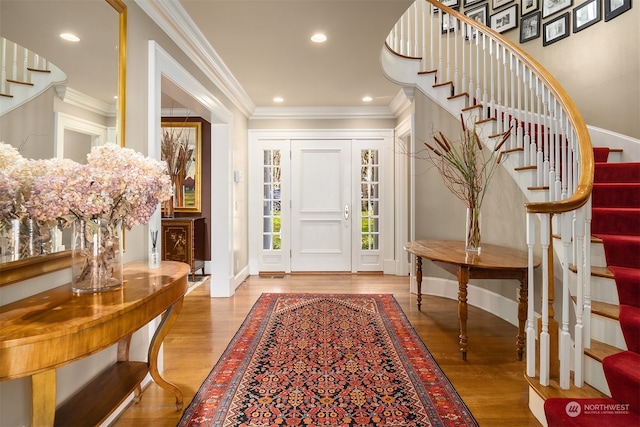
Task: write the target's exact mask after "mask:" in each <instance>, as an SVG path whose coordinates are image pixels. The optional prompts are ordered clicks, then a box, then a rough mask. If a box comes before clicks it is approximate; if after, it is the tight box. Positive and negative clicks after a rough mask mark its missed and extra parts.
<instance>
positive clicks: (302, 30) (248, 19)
mask: <svg viewBox="0 0 640 427" xmlns="http://www.w3.org/2000/svg"><path fill="white" fill-rule="evenodd" d="M180 3H181V5H182V6H183V7H184V9H185V10H186V12H187V13H188V14H189V15H190V17H191V19H192V20H193V21H194V22H195V24H196V25H197V27H198V28H199V29H200V31H201V32H202V34H203V35H204V36H205V37H206V39H207V40H208V41H209V43H210V44H211V46H212V47H213V49H214V50H215V51H216V52H217V53H218V55H219V56H220V57H221V59H222V61H223V62H224V63H225V64H226V65H227V67H228V68H229V69H230V70H231V73H232V74H233V75H234V76H235V78H236V79H237V81H238V82H239V83H240V85H241V86H242V87H243V88H244V90H245V91H246V92H247V94H248V95H249V97H250V98H251V100H252V101H253V103H254V104H255V105H256V106H258V107H269V106H276V105H277V106H285V107H309V106H320V107H333V106H339V107H345V106H362V105H374V106H387V105H389V103H390V101H391V100H392V98H393V97H394V96H395V95H396V94H397V92H398V90H399V88H398V86H396V85H394V84H393V83H391V82H390V81H389V80H387V79H386V78H385V77H384V75H383V74H382V72H381V67H380V60H379V58H380V52H381V50H382V47H383V45H384V41H385V39H386V37H387V35H388V34H389V32H390V31H391V29H392V27H393V25H394V24H395V23H396V22H397V21H398V19H399V17H400V16H401V15H402V14H403V13H404V11H405V10H406V9H407V8H408V7H409V5H410V4H411V3H412V1H410V0H207V1H204V0H180ZM316 32H323V33H325V34H326V35H327V37H328V40H327V41H326V42H325V43H321V44H317V43H313V42H312V41H311V40H310V37H311V36H312V35H313V34H314V33H316ZM275 96H281V97H282V98H284V102H283V103H281V104H275V103H274V102H273V98H274V97H275ZM364 96H371V97H372V98H373V101H372V102H370V103H367V104H365V103H363V102H362V97H364Z"/></svg>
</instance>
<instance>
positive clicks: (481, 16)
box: [464, 3, 489, 39]
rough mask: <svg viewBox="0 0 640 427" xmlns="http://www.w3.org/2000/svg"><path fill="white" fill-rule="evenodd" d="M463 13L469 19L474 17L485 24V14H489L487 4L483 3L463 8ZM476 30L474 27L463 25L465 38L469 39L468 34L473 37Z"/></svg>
mask: <svg viewBox="0 0 640 427" xmlns="http://www.w3.org/2000/svg"><path fill="white" fill-rule="evenodd" d="M464 14H465V15H467V16H468V17H469V18H471V19H475V20H476V21H478V22H480V23H481V24H483V25H487V16H489V4H488V3H485V4H483V5H480V6H476V7H474V8H473V9H469V10H465V11H464ZM469 30H471V31H469ZM469 32H471V34H469ZM477 32H478V31H477V30H476V29H475V28H470V27H469V26H468V25H465V26H464V37H465V38H466V39H469V36H471V37H475V36H476V34H477Z"/></svg>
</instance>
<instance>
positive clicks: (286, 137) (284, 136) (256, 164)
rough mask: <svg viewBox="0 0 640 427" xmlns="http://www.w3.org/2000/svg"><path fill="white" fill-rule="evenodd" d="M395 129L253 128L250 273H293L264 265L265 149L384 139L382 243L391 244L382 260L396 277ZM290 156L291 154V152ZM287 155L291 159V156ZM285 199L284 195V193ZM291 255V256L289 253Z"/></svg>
mask: <svg viewBox="0 0 640 427" xmlns="http://www.w3.org/2000/svg"><path fill="white" fill-rule="evenodd" d="M393 135H394V131H393V129H252V130H249V171H248V184H249V194H248V198H249V214H248V218H249V273H250V274H253V275H255V274H258V273H260V272H261V271H280V272H290V271H291V267H290V263H287V262H284V261H283V262H281V263H280V264H277V265H276V264H273V265H271V266H270V267H269V270H264V269H262V268H264V266H261V265H260V259H261V257H262V232H261V228H260V227H261V223H262V222H261V221H262V211H261V209H262V203H261V200H262V199H261V197H262V196H261V191H262V159H261V155H262V148H264V147H266V146H269V144H274V146H275V145H277V144H279V142H278V141H289V142H290V141H291V140H292V139H314V140H322V139H326V140H338V139H341V140H351V141H355V140H380V141H382V147H383V148H382V149H381V153H380V154H381V156H382V157H383V158H384V165H385V168H384V180H383V181H384V187H385V188H386V191H385V200H384V204H383V207H382V210H381V211H382V213H383V215H384V218H385V225H384V226H383V229H382V236H381V238H382V240H383V241H384V242H389V243H388V244H385V245H383V247H382V248H381V249H382V251H381V257H382V265H383V272H384V273H386V274H395V265H396V258H395V257H396V254H395V248H394V244H391V242H394V241H395V236H394V219H395V212H394V200H395V196H394V192H395V189H394V184H393V180H394V155H393V153H394V145H393ZM289 153H290V152H289ZM289 153H287V156H289ZM285 177H286V179H290V178H289V176H288V175H285V174H283V180H284V179H285ZM283 197H284V193H283ZM358 202H359V198H358V197H357V195H353V194H352V206H354V203H358ZM288 203H289V200H285V199H283V211H284V209H285V208H288V209H290V205H289V206H288V207H287V204H288ZM285 247H286V246H285V244H284V243H283V245H282V251H283V252H284V251H285V250H290V247H289V248H288V249H285ZM285 255H287V254H285Z"/></svg>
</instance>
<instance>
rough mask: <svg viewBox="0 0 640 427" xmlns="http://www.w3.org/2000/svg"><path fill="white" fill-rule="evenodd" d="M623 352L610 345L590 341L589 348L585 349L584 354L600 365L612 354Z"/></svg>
mask: <svg viewBox="0 0 640 427" xmlns="http://www.w3.org/2000/svg"><path fill="white" fill-rule="evenodd" d="M621 351H624V350H623V349H621V348H618V347H616V346H613V345H611V344H607V343H604V342H602V341H598V340H594V339H593V338H592V339H591V348H585V349H584V354H586V355H587V356H589V357H591V358H592V359H595V360H597V361H598V362H601V363H602V359H604V358H605V357H607V356H611V355H612V354H616V353H620V352H621Z"/></svg>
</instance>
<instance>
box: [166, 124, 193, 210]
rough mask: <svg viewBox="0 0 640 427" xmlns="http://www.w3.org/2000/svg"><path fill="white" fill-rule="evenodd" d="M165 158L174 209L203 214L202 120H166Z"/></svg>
mask: <svg viewBox="0 0 640 427" xmlns="http://www.w3.org/2000/svg"><path fill="white" fill-rule="evenodd" d="M161 127H162V132H161V152H162V160H165V161H167V166H168V169H169V175H171V182H172V184H173V185H174V187H175V188H174V203H173V206H174V211H175V212H190V213H200V211H201V203H202V202H201V201H202V197H201V196H202V195H201V191H202V183H201V176H202V123H201V122H199V121H184V120H180V121H174V122H168V121H163V122H162V124H161Z"/></svg>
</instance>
